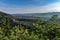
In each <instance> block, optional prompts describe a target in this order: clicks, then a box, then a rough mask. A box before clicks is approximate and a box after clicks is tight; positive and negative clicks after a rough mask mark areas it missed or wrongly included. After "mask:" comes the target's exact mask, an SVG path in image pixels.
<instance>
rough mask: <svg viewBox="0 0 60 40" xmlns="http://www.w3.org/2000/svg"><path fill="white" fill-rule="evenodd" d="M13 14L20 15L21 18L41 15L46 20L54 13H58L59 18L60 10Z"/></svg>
mask: <svg viewBox="0 0 60 40" xmlns="http://www.w3.org/2000/svg"><path fill="white" fill-rule="evenodd" d="M12 15H13V16H16V17H19V18H21V17H22V18H32V17H41V18H43V19H45V20H47V19H49V18H50V17H51V16H53V15H58V18H60V12H49V13H27V14H12Z"/></svg>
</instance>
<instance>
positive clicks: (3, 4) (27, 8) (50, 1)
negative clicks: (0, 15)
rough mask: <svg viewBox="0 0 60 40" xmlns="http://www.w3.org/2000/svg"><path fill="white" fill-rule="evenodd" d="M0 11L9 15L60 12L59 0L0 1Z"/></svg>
mask: <svg viewBox="0 0 60 40" xmlns="http://www.w3.org/2000/svg"><path fill="white" fill-rule="evenodd" d="M0 11H2V12H6V13H9V14H19V13H20V14H21V13H46V12H60V0H0Z"/></svg>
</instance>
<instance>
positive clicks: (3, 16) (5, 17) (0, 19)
mask: <svg viewBox="0 0 60 40" xmlns="http://www.w3.org/2000/svg"><path fill="white" fill-rule="evenodd" d="M8 21H9V22H10V23H11V26H13V25H18V23H19V21H18V20H16V19H15V17H13V16H12V15H10V14H7V13H4V12H0V24H3V23H5V24H6V23H7V22H8Z"/></svg>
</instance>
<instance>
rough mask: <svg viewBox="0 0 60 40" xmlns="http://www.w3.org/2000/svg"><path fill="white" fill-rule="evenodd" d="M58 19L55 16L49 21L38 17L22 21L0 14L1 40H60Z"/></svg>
mask: <svg viewBox="0 0 60 40" xmlns="http://www.w3.org/2000/svg"><path fill="white" fill-rule="evenodd" d="M57 17H58V16H57V15H53V16H51V18H50V19H49V20H47V21H45V20H43V19H41V18H37V17H36V18H33V19H28V20H25V19H21V20H20V19H17V18H16V17H14V16H11V15H9V14H6V13H3V12H0V40H60V22H59V21H57ZM24 20H25V21H24Z"/></svg>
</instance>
